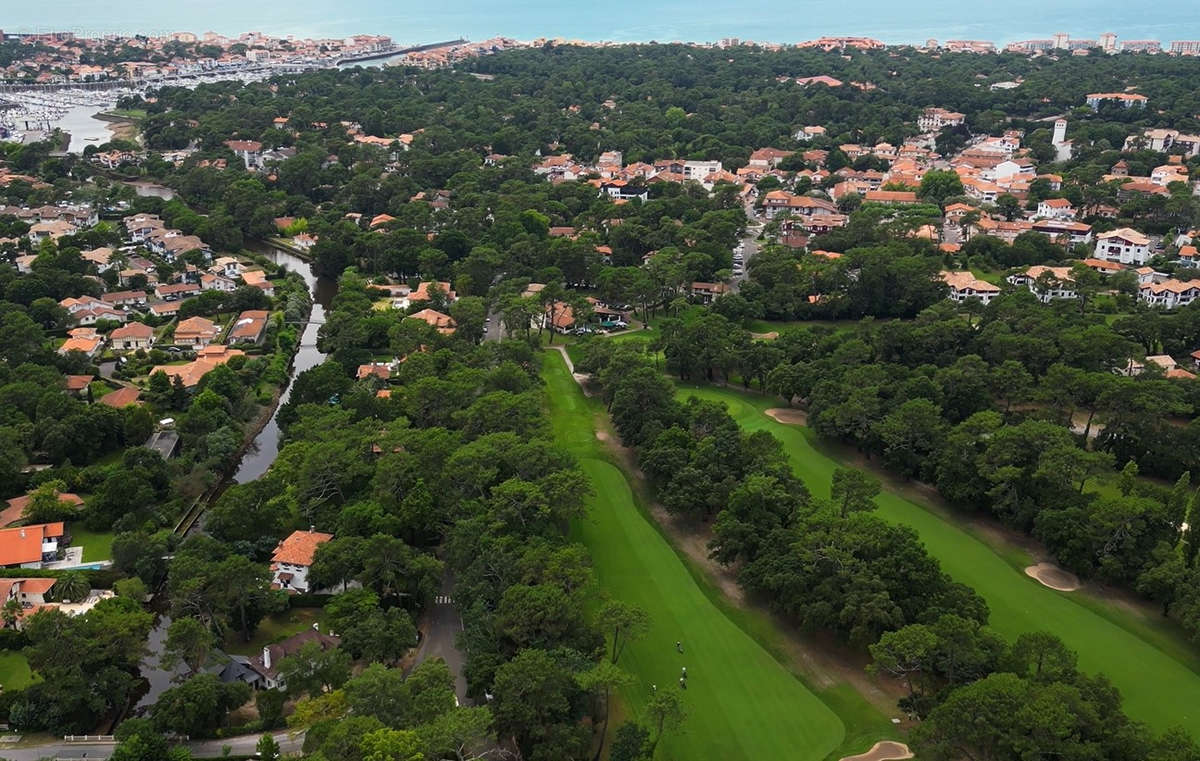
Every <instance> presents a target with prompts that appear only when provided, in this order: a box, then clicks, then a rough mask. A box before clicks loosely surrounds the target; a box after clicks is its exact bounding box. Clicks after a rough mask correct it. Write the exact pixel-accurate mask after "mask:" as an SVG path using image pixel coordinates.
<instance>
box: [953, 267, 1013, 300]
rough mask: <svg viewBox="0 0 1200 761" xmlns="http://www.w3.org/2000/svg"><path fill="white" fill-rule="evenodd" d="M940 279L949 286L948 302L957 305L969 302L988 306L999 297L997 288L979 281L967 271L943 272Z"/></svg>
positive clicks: (986, 282) (984, 281)
mask: <svg viewBox="0 0 1200 761" xmlns="http://www.w3.org/2000/svg"><path fill="white" fill-rule="evenodd" d="M941 277H942V280H943V281H944V282H945V283H946V285H948V286H950V295H949V298H950V300H951V301H953V302H955V303H958V304H961V303H963V302H964V301H970V300H975V301H981V302H983V303H984V304H989V303H991V301H992V299H994V298H996V297H997V296H999V295H1000V287H999V286H997V285H993V284H992V283H989V282H988V281H986V280H980V279H979V278H977V277H975V276H974V275H973V274H971V273H970V272H969V271H967V270H953V271H952V270H943V271H942V272H941Z"/></svg>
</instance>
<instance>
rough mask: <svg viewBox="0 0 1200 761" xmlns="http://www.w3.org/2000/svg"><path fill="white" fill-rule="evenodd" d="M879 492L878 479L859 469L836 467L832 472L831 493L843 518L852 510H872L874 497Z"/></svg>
mask: <svg viewBox="0 0 1200 761" xmlns="http://www.w3.org/2000/svg"><path fill="white" fill-rule="evenodd" d="M879 492H880V485H879V479H878V478H874V477H872V476H870V475H868V474H866V473H864V472H863V471H861V470H855V469H853V468H838V469H837V470H835V471H834V472H833V487H832V489H831V494H832V497H833V502H834V505H835V506H836V507H837V509H838V512H839V513H840V514H841V516H842V517H843V518H845V517H846V516H848V515H849V514H850V513H852V512H862V511H870V510H874V509H875V502H874V499H875V497H877V496H879Z"/></svg>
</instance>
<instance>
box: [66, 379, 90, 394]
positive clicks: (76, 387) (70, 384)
mask: <svg viewBox="0 0 1200 761" xmlns="http://www.w3.org/2000/svg"><path fill="white" fill-rule="evenodd" d="M95 379H96V376H94V375H68V376H67V391H69V392H70V393H72V394H79V393H82V392H84V391H87V389H88V386H89V385H90V384H91V382H92V381H94V380H95Z"/></svg>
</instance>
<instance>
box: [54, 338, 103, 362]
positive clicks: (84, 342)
mask: <svg viewBox="0 0 1200 761" xmlns="http://www.w3.org/2000/svg"><path fill="white" fill-rule="evenodd" d="M103 348H104V339H103V338H102V337H101V336H72V337H71V338H68V339H67V340H66V341H64V342H63V344H62V346H59V347H58V353H59V354H62V355H63V356H66V355H67V354H70V353H71V352H73V351H80V352H83V353H84V354H86V355H87V356H88V357H95V356H96V355H97V354H99V353H100V351H101V350H102V349H103Z"/></svg>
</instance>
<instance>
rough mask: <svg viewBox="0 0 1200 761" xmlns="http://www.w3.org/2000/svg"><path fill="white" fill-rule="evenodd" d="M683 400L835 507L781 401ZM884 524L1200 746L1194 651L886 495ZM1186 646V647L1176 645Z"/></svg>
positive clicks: (1141, 713) (1001, 615)
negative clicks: (778, 411)
mask: <svg viewBox="0 0 1200 761" xmlns="http://www.w3.org/2000/svg"><path fill="white" fill-rule="evenodd" d="M679 396H680V397H681V398H687V397H688V396H696V397H699V398H701V399H708V400H713V401H719V402H724V403H725V405H726V407H727V409H728V410H729V414H730V415H732V416H733V417H734V419H735V420H737V422H738V423H739V424H740V425H741V426H742V427H743V429H745V430H747V431H769V432H770V433H772V434H774V435H775V437H776V438H777V439H779V440H780V441H781V442H782V443H783V447H784V450H785V451H786V452H787V454H788V456H789V457H790V458H791V460H792V464H793V466H794V468H795V471H796V473H797V475H799V476H800V478H801V479H803V480H804V482H805V484H807V485H808V488H809V489H810V490H811V491H812V492H813V493H814V494H817V495H820V496H824V497H828V496H829V487H830V480H831V478H832V476H833V470H834V468H835V467H838V466H839V465H840V463H838V462H836V461H835V460H834V459H832V458H830V457H829V456H827V455H825V454H824V453H822V452H820V451H819V450H817V449H816V448H815V447H814V446H813V438H814V437H815V434H814V433H813V432H812V431H811V430H809V429H808V428H805V427H801V426H797V425H785V424H783V423H778V422H776V421H774V420H772V419H771V418H769V417H767V415H766V414H764V410H766V409H769V408H771V407H776V406H779V405H778V400H773V399H771V398H767V397H762V396H758V395H755V394H746V393H741V392H737V391H733V390H729V389H720V388H713V387H707V386H706V387H702V388H697V387H694V386H683V385H681V386H680V390H679ZM876 502H877V503H878V504H879V510H878V514H879V515H880V516H881V517H883V518H885V519H886V520H889V521H893V522H895V523H900V524H904V525H907V526H911V527H912V528H914V529H916V531H917V533H918V534H920V537H921V541H922V543H924V545H925V547H926V549H927V550H928V551H929V553H930V554H931V555H933V556H934V557H936V558H937V559H938V560H939V561H940V562H941V565H942V569H943V570H945V571H946V572H947V573H948V574H950V576H951V577H952V578H954V579H955V580H956V581H960V582H962V583H964V584H967V585H969V586H971V587H973V588H974V589H975V590H976V591H977V592H979V594H980V595H982V596H983V598H984V599H985V600H987V604H988V607H989V608H990V609H991V618H990V626H991V627H992V628H993V629H995V630H996V631H997V632H999V633H1000V634H1002V635H1004V636H1005V637H1006V638H1008V639H1010V640H1011V639H1014V638H1016V637H1017V636H1018V635H1019V634H1022V633H1024V632H1029V631H1038V630H1041V631H1047V632H1050V633H1052V634H1054V635H1056V636H1058V637H1059V638H1060V639H1062V640H1063V642H1065V643H1066V644H1067V646H1068V647H1070V648H1071V649H1072V650H1075V651H1076V652H1077V653H1078V654H1079V667H1080V669H1081V670H1083V671H1085V672H1088V673H1103V674H1104V675H1106V676H1107V677H1108V678H1109V679H1110V680H1111V681H1112V683H1113V684H1114V685H1115V686H1116V687H1117V688H1118V689H1119V690H1120V691H1121V695H1122V697H1123V698H1124V707H1125V712H1126V713H1128V714H1129V716H1130V717H1132V718H1134V719H1137V720H1138V721H1142V722H1144V723H1146V724H1147V725H1148V726H1150V727H1152V728H1153V729H1155V730H1157V731H1160V732H1161V731H1163V730H1165V729H1167V728H1169V727H1172V726H1179V727H1183V728H1184V729H1187V730H1189V731H1190V732H1191V733H1192V734H1193V735H1194V736H1198V737H1200V673H1197V670H1195V669H1196V668H1197V663H1198V662H1200V658H1197V657H1196V655H1195V654H1194V653H1189V652H1188V650H1187V648H1186V646H1184V647H1174V648H1172V652H1167V649H1166V648H1164V647H1163V644H1164V643H1162V642H1152V641H1149V640H1148V639H1147V638H1146V637H1144V636H1139V634H1140V632H1138V629H1139V628H1142V627H1140V626H1139V622H1138V621H1137V620H1136V618H1135V616H1134V614H1133V613H1132V612H1127V611H1124V610H1121V609H1116V608H1115V605H1116V603H1114V604H1113V607H1112V608H1111V609H1110V610H1109V611H1106V612H1105V615H1101V614H1100V613H1098V612H1096V611H1095V610H1093V609H1091V608H1090V607H1088V605H1086V604H1084V602H1082V601H1081V598H1080V597H1079V596H1078V595H1079V594H1080V593H1078V592H1076V593H1069V592H1066V593H1065V592H1056V591H1053V590H1051V589H1048V588H1046V587H1044V586H1042V585H1041V584H1039V583H1037V582H1036V581H1034V580H1033V579H1030V578H1028V577H1027V576H1025V575H1024V574H1023V573H1022V572H1020V571H1019V570H1017V569H1016V568H1014V567H1013V566H1012V565H1010V564H1009V563H1007V562H1006V561H1005V560H1004V559H1003V558H1002V557H1001V556H1000V555H998V554H997V553H996V552H995V551H994V550H993V549H992V548H991V547H990V546H988V545H987V544H986V543H984V542H983V541H980V540H979V539H977V538H976V537H975V536H973V535H972V534H971V533H970V532H968V531H966V530H964V529H963V528H960V527H959V526H956V525H955V524H954V523H953V522H952V521H950V520H947V519H945V518H943V517H942V516H940V515H937V514H936V513H935V512H933V511H931V510H929V509H926V508H925V507H922V506H921V505H919V504H918V503H916V502H913V501H910V500H908V499H905V498H904V497H901V496H898V495H897V494H894V493H892V492H889V491H887V490H886V488H885V490H884V492H883V493H882V494H880V495H879V497H878V498H877V499H876ZM1173 644H1180V643H1173Z"/></svg>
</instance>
